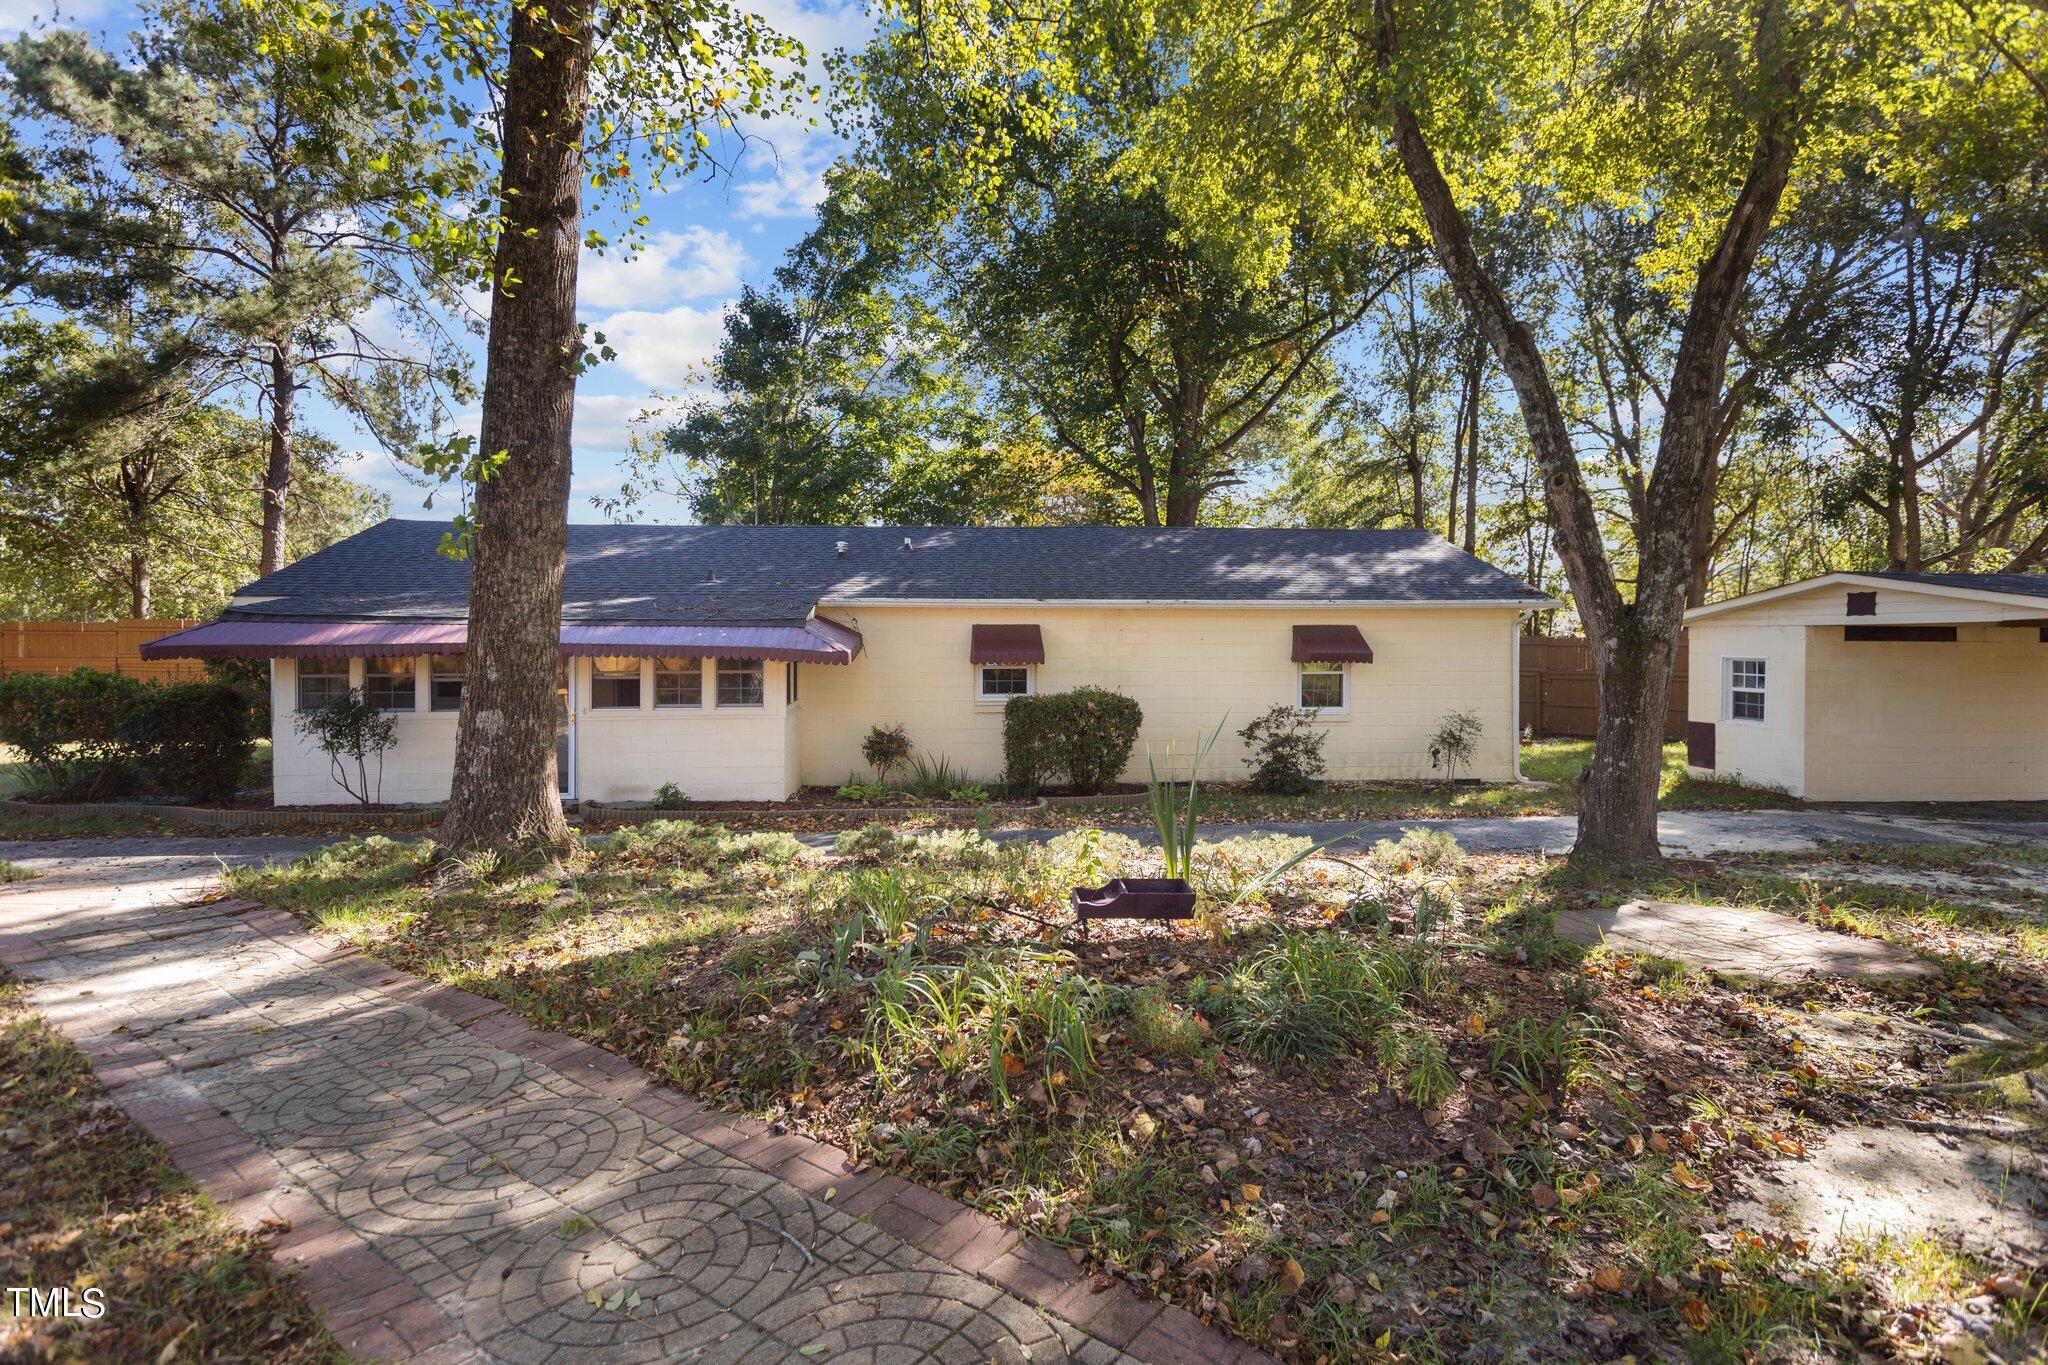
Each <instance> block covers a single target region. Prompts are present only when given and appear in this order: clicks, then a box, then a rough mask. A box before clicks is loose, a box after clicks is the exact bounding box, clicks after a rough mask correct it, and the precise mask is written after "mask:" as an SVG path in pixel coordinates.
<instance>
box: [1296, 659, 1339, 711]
mask: <svg viewBox="0 0 2048 1365" xmlns="http://www.w3.org/2000/svg"><path fill="white" fill-rule="evenodd" d="M1345 681H1346V679H1345V674H1344V665H1342V664H1303V665H1302V666H1301V709H1302V710H1304V711H1342V710H1344V709H1345V707H1346V706H1348V705H1349V704H1350V702H1349V698H1347V697H1346V696H1345Z"/></svg>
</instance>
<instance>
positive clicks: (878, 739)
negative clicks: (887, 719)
mask: <svg viewBox="0 0 2048 1365" xmlns="http://www.w3.org/2000/svg"><path fill="white" fill-rule="evenodd" d="M910 753H911V743H910V735H909V734H908V733H907V732H906V731H905V730H904V728H903V727H902V726H901V725H877V726H874V727H873V728H871V729H870V730H869V731H868V734H867V738H866V739H863V740H862V741H861V742H860V756H861V757H862V758H864V759H866V760H867V761H868V766H869V767H871V768H873V769H874V770H875V772H876V773H877V774H878V775H879V776H880V777H881V779H882V781H884V782H887V781H888V780H889V774H890V773H892V772H894V771H895V770H896V769H898V768H900V767H902V766H903V765H904V764H905V763H908V762H909V761H910Z"/></svg>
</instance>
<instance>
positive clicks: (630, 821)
mask: <svg viewBox="0 0 2048 1365" xmlns="http://www.w3.org/2000/svg"><path fill="white" fill-rule="evenodd" d="M1144 799H1145V793H1144V792H1122V793H1119V794H1117V795H1114V796H1041V797H1039V798H1038V799H1037V800H1036V801H1032V802H1030V803H1028V804H1012V805H998V804H991V805H987V806H784V807H781V808H776V807H768V808H765V809H762V808H754V807H732V806H726V807H704V808H701V809H699V808H691V809H687V810H679V809H673V808H666V809H665V808H658V807H654V806H608V805H606V804H604V803H603V802H602V801H579V802H577V803H576V805H577V809H578V810H579V811H580V812H581V813H583V814H584V815H587V816H590V817H592V818H594V819H598V820H606V821H610V822H612V823H614V824H621V825H636V824H645V823H647V822H649V821H652V820H694V821H698V822H702V821H705V820H745V819H749V818H752V817H758V816H763V815H827V816H834V817H838V816H855V815H857V816H865V817H866V818H867V819H869V820H908V819H910V818H912V817H914V816H919V815H958V816H974V815H979V814H981V813H982V812H983V811H987V812H988V813H989V814H991V815H999V816H1006V817H1007V816H1017V815H1029V814H1030V813H1031V812H1032V811H1035V810H1049V809H1051V808H1052V807H1054V806H1079V805H1093V804H1108V805H1136V804H1137V803H1138V802H1140V801H1143V800H1144Z"/></svg>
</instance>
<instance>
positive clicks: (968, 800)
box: [946, 782, 995, 806]
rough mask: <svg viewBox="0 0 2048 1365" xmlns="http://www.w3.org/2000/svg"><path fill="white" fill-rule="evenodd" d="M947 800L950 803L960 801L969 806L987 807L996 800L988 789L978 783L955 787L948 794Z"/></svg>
mask: <svg viewBox="0 0 2048 1365" xmlns="http://www.w3.org/2000/svg"><path fill="white" fill-rule="evenodd" d="M946 799H947V800H948V801H959V802H961V803H963V804H965V805H969V806H986V805H987V804H988V803H989V802H990V801H992V800H994V799H995V798H994V797H992V796H990V795H989V794H988V788H987V787H984V786H982V785H981V784H980V783H977V782H969V783H967V784H966V785H965V786H960V787H955V788H953V789H952V790H951V791H949V792H947V793H946Z"/></svg>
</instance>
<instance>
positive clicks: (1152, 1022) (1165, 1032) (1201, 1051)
mask: <svg viewBox="0 0 2048 1365" xmlns="http://www.w3.org/2000/svg"><path fill="white" fill-rule="evenodd" d="M1124 1036H1125V1037H1127V1038H1129V1039H1130V1040H1131V1046H1133V1047H1135V1048H1137V1049H1138V1050H1139V1051H1141V1052H1153V1053H1158V1054H1159V1055H1161V1056H1165V1057H1186V1058H1189V1059H1191V1060H1194V1059H1199V1058H1202V1057H1207V1056H1209V1055H1210V1054H1212V1053H1213V1052H1215V1050H1216V1040H1215V1037H1214V1034H1213V1032H1212V1030H1211V1029H1210V1028H1209V1021H1208V1020H1207V1019H1204V1018H1203V1017H1202V1016H1201V1015H1199V1014H1197V1013H1195V1011H1193V1010H1191V1009H1188V1008H1186V1007H1185V1006H1182V1005H1177V1004H1175V1003H1174V1002H1173V1001H1171V1000H1168V999H1167V998H1166V995H1165V993H1164V992H1162V991H1160V990H1159V989H1158V988H1157V987H1151V988H1148V989H1146V990H1141V991H1138V992H1136V993H1135V994H1133V995H1132V996H1131V999H1130V1003H1129V1004H1127V1005H1126V1006H1125V1007H1124Z"/></svg>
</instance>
